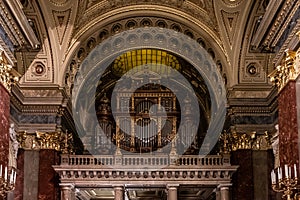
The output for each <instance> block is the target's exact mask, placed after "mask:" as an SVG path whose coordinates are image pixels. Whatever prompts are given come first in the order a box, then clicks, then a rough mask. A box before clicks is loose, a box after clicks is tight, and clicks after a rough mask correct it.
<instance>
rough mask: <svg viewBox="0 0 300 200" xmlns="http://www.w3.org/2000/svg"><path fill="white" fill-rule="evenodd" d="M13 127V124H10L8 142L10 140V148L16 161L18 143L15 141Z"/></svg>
mask: <svg viewBox="0 0 300 200" xmlns="http://www.w3.org/2000/svg"><path fill="white" fill-rule="evenodd" d="M14 127H15V125H14V124H13V123H11V124H10V128H9V135H10V140H11V142H12V143H11V144H12V148H13V154H14V158H15V159H17V157H18V149H19V142H18V140H17V133H16V131H15V128H14Z"/></svg>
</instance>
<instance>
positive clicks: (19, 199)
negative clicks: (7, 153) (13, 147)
mask: <svg viewBox="0 0 300 200" xmlns="http://www.w3.org/2000/svg"><path fill="white" fill-rule="evenodd" d="M17 174H18V175H17V178H16V187H15V191H14V200H23V191H24V190H23V188H24V150H23V149H19V151H18V160H17Z"/></svg>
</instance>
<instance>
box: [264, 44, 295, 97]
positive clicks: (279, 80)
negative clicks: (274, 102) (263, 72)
mask: <svg viewBox="0 0 300 200" xmlns="http://www.w3.org/2000/svg"><path fill="white" fill-rule="evenodd" d="M299 53H300V52H299V51H298V52H297V54H299ZM297 57H299V56H297ZM299 74H300V69H299V66H297V65H296V52H294V51H291V50H288V49H287V50H286V51H285V56H284V58H283V60H282V61H281V65H278V66H277V67H276V69H275V70H274V71H273V72H271V73H270V74H269V78H270V81H271V82H272V83H273V84H274V85H276V86H277V87H278V90H279V91H281V90H282V89H283V88H284V86H285V85H286V84H287V83H288V82H289V81H290V80H296V78H297V77H298V76H299Z"/></svg>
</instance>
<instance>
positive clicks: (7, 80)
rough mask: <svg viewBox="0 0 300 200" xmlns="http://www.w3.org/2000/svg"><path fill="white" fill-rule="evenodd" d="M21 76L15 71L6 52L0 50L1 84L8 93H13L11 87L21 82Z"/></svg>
mask: <svg viewBox="0 0 300 200" xmlns="http://www.w3.org/2000/svg"><path fill="white" fill-rule="evenodd" d="M19 77H20V74H19V73H18V72H17V71H16V70H14V69H13V67H12V65H11V64H10V63H9V62H8V59H7V57H6V55H5V53H4V51H1V50H0V84H2V85H3V86H4V87H5V88H6V89H7V91H8V92H11V85H12V84H14V83H16V82H18V81H19Z"/></svg>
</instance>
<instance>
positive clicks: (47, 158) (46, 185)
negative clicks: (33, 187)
mask: <svg viewBox="0 0 300 200" xmlns="http://www.w3.org/2000/svg"><path fill="white" fill-rule="evenodd" d="M39 157H40V165H39V189H38V199H39V200H58V199H59V185H58V184H59V180H58V177H57V175H56V173H55V171H54V169H53V167H52V165H57V164H58V163H59V156H58V153H57V151H55V150H52V149H42V150H40V156H39Z"/></svg>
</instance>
